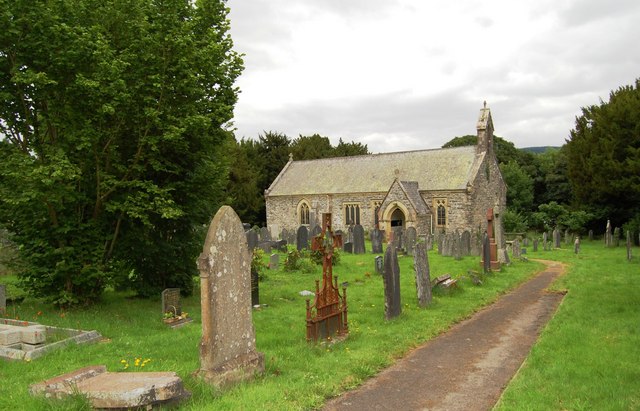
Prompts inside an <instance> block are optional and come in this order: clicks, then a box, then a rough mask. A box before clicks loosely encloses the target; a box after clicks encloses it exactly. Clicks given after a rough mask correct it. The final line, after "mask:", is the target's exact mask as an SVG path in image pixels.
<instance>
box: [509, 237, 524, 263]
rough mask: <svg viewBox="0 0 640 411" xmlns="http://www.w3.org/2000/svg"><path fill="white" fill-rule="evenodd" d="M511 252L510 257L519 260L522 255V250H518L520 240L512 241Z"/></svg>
mask: <svg viewBox="0 0 640 411" xmlns="http://www.w3.org/2000/svg"><path fill="white" fill-rule="evenodd" d="M512 247H513V250H512V251H511V255H512V256H513V258H514V259H516V258H520V256H521V254H522V249H521V248H520V240H519V239H518V238H517V237H516V239H515V240H513V245H512Z"/></svg>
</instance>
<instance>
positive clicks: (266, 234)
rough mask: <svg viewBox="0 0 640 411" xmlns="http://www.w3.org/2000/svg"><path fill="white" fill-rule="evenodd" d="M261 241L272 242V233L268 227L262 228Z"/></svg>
mask: <svg viewBox="0 0 640 411" xmlns="http://www.w3.org/2000/svg"><path fill="white" fill-rule="evenodd" d="M260 241H271V233H270V232H269V229H268V228H267V227H262V228H260Z"/></svg>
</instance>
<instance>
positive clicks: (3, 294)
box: [0, 284, 7, 315]
mask: <svg viewBox="0 0 640 411" xmlns="http://www.w3.org/2000/svg"><path fill="white" fill-rule="evenodd" d="M6 312H7V286H5V285H4V284H0V315H3V314H4V313H6Z"/></svg>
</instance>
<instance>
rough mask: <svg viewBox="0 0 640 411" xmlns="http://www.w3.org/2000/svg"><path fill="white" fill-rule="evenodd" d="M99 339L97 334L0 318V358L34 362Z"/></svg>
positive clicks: (99, 336)
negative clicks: (62, 350) (69, 347)
mask: <svg viewBox="0 0 640 411" xmlns="http://www.w3.org/2000/svg"><path fill="white" fill-rule="evenodd" d="M101 338H102V335H100V333H98V332H97V331H95V330H94V331H83V330H74V329H71V328H59V327H50V326H47V325H42V324H39V323H34V322H29V321H19V320H11V319H8V318H0V358H5V359H9V360H27V361H30V360H33V359H35V358H38V357H41V356H42V355H44V354H46V353H47V352H49V351H52V350H56V349H60V348H62V347H64V346H66V345H69V344H71V343H76V344H84V343H89V342H95V341H98V340H100V339H101Z"/></svg>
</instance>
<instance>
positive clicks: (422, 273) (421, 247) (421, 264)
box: [413, 242, 431, 307]
mask: <svg viewBox="0 0 640 411" xmlns="http://www.w3.org/2000/svg"><path fill="white" fill-rule="evenodd" d="M413 267H414V270H415V272H416V291H417V293H418V305H419V306H420V307H426V306H428V305H429V304H431V276H430V272H429V256H428V255H427V248H426V246H425V244H424V243H423V242H420V243H418V244H416V248H415V253H414V254H413Z"/></svg>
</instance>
